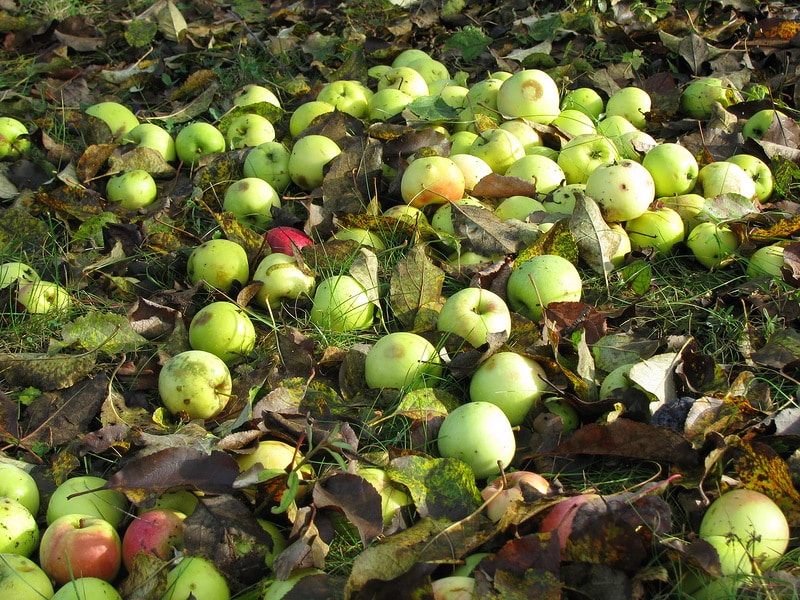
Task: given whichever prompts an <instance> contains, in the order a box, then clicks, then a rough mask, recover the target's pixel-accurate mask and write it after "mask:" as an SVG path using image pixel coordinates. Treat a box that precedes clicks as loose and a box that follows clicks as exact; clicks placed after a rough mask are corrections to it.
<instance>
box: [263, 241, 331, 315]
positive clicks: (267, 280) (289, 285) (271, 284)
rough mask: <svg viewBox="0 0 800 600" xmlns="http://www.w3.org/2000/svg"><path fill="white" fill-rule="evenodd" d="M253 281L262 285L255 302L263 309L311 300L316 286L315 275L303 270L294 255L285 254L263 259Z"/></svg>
mask: <svg viewBox="0 0 800 600" xmlns="http://www.w3.org/2000/svg"><path fill="white" fill-rule="evenodd" d="M287 250H288V249H287ZM289 252H291V250H289ZM253 281H257V282H261V283H262V285H261V287H260V288H259V289H258V291H257V292H256V295H255V296H254V297H253V301H254V302H255V303H256V304H258V305H259V306H261V307H263V308H278V307H279V306H280V305H281V304H282V303H283V302H285V301H287V300H297V299H298V298H303V297H309V298H310V297H311V293H312V292H313V291H314V286H315V284H316V280H315V279H314V275H313V274H311V273H310V272H309V271H307V270H305V269H303V268H301V267H300V265H299V264H298V263H297V260H295V257H294V255H293V254H284V253H283V252H274V253H272V254H268V255H267V256H265V257H264V258H262V259H261V262H259V263H258V266H257V267H256V270H255V272H254V273H253Z"/></svg>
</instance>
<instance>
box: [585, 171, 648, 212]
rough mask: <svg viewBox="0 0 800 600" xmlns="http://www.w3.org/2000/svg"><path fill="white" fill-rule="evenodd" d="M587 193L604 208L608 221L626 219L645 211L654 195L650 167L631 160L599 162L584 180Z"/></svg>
mask: <svg viewBox="0 0 800 600" xmlns="http://www.w3.org/2000/svg"><path fill="white" fill-rule="evenodd" d="M586 194H587V195H588V196H591V197H592V198H593V199H594V200H595V201H596V202H597V203H598V204H599V205H600V208H601V209H602V211H603V216H604V217H605V219H606V221H608V222H617V221H629V220H630V219H635V218H636V217H638V216H640V215H642V214H644V212H645V211H646V210H647V208H648V207H649V206H650V203H651V202H653V200H654V199H655V194H656V186H655V183H654V182H653V176H652V175H650V171H648V170H647V169H646V168H644V167H643V166H642V165H640V164H639V163H637V162H636V161H634V160H621V161H619V162H618V163H615V164H608V165H600V166H599V167H597V168H596V169H595V170H594V171H592V172H591V173H590V174H589V178H588V179H587V180H586Z"/></svg>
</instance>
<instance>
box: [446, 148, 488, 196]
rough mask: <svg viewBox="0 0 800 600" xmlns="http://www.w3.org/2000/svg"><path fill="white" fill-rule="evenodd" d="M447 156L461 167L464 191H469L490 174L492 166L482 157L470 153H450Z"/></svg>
mask: <svg viewBox="0 0 800 600" xmlns="http://www.w3.org/2000/svg"><path fill="white" fill-rule="evenodd" d="M449 158H450V160H452V161H453V162H454V163H456V164H457V165H458V168H459V169H461V173H462V174H463V175H464V190H465V191H466V192H471V191H472V190H473V189H475V186H476V185H478V182H479V181H480V180H481V179H483V178H484V177H486V176H487V175H491V174H492V167H490V166H489V164H488V163H487V162H486V161H485V160H483V159H482V158H478V157H477V156H473V155H472V154H451V155H450V156H449Z"/></svg>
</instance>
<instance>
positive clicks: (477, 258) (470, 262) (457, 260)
mask: <svg viewBox="0 0 800 600" xmlns="http://www.w3.org/2000/svg"><path fill="white" fill-rule="evenodd" d="M500 258H501V257H499V256H486V255H484V254H478V253H477V252H473V251H471V250H467V251H466V252H464V251H456V252H453V254H451V255H450V256H448V257H447V264H449V265H450V266H452V267H453V268H455V269H461V268H463V267H472V266H475V265H481V264H484V263H490V262H495V261H498V260H500Z"/></svg>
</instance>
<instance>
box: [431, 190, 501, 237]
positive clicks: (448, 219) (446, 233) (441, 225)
mask: <svg viewBox="0 0 800 600" xmlns="http://www.w3.org/2000/svg"><path fill="white" fill-rule="evenodd" d="M454 206H455V207H459V206H476V207H478V208H482V209H484V210H486V211H489V210H490V209H489V207H488V206H486V205H485V204H484V203H483V202H481V201H480V200H478V199H477V198H473V197H472V196H465V197H464V198H461V199H460V200H454V201H453V202H448V203H447V204H442V205H441V206H440V207H439V208H437V209H436V211H435V212H434V213H433V215H432V216H431V227H433V228H434V229H435V230H436V231H437V232H438V233H439V234H440V237H441V238H442V242H444V244H446V245H448V246H452V245H453V243H452V241H451V239H449V238H452V237H454V236H455V235H456V229H455V224H454V223H453V207H454Z"/></svg>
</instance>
